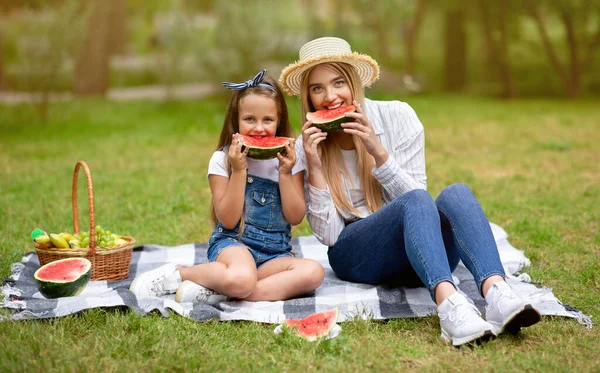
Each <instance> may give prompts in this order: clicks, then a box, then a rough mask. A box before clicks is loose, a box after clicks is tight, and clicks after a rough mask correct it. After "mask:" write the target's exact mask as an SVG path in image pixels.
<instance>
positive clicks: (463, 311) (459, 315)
mask: <svg viewBox="0 0 600 373" xmlns="http://www.w3.org/2000/svg"><path fill="white" fill-rule="evenodd" d="M469 311H473V312H475V313H476V314H477V316H481V312H479V310H478V309H477V307H475V306H474V305H473V304H471V303H468V302H467V303H460V304H457V305H455V306H454V307H452V308H451V309H450V312H448V315H447V316H446V315H440V316H439V317H440V319H441V320H442V321H446V320H450V321H452V322H453V323H455V324H456V325H462V324H464V323H465V321H467V320H468V319H469Z"/></svg>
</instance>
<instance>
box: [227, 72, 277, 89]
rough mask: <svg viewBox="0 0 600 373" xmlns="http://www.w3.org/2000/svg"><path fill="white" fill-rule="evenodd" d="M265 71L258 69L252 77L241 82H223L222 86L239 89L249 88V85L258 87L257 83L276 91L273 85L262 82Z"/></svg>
mask: <svg viewBox="0 0 600 373" xmlns="http://www.w3.org/2000/svg"><path fill="white" fill-rule="evenodd" d="M266 73H267V70H265V69H263V70H261V71H259V72H258V74H256V76H255V77H254V78H253V79H250V80H247V81H245V82H243V83H230V82H223V83H222V84H223V86H224V87H226V88H228V89H231V90H232V91H241V90H243V89H246V88H249V87H258V86H259V85H261V86H264V87H267V88H269V89H271V90H272V91H273V92H277V91H276V90H275V87H273V86H272V85H270V84H268V83H263V82H262V81H263V79H264V77H265V74H266Z"/></svg>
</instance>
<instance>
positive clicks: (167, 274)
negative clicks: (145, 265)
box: [129, 263, 181, 298]
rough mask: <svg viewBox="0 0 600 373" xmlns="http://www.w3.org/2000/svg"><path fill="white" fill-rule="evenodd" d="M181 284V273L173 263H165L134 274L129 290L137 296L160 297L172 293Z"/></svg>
mask: <svg viewBox="0 0 600 373" xmlns="http://www.w3.org/2000/svg"><path fill="white" fill-rule="evenodd" d="M180 284H181V275H180V274H179V271H178V270H177V265H176V264H175V263H167V264H164V265H162V266H160V267H158V268H155V269H152V270H150V271H147V272H143V273H140V274H138V275H137V276H135V278H134V279H133V281H132V282H131V286H129V290H131V292H132V293H133V294H135V295H136V296H137V297H140V298H147V297H160V296H161V295H165V294H173V293H175V291H177V288H178V287H179V285H180Z"/></svg>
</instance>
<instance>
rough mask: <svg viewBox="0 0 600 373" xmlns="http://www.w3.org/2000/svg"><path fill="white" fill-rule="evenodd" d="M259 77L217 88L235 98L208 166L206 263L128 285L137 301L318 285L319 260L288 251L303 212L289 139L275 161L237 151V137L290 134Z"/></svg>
mask: <svg viewBox="0 0 600 373" xmlns="http://www.w3.org/2000/svg"><path fill="white" fill-rule="evenodd" d="M265 73H266V71H265V70H262V71H261V72H259V73H258V74H257V75H256V76H255V77H254V79H252V80H248V81H247V82H244V83H240V84H233V83H223V85H224V86H225V87H227V88H229V89H231V90H233V91H234V94H233V97H232V99H231V102H230V104H229V108H228V110H227V114H226V117H225V123H224V125H223V129H222V130H221V136H220V138H219V144H218V146H217V151H215V152H214V154H213V155H212V158H211V159H210V163H209V166H208V181H209V184H210V190H211V193H212V204H213V209H212V215H213V218H214V220H215V221H216V222H217V224H216V226H215V229H214V231H213V233H212V236H211V238H210V240H209V247H208V260H209V263H204V264H198V265H195V266H192V267H181V266H177V265H176V264H174V263H169V264H165V265H163V266H161V267H159V268H156V269H154V270H151V271H148V272H145V273H141V274H139V275H138V276H137V277H136V278H135V279H134V280H133V282H132V283H131V287H130V290H131V291H132V292H133V293H134V294H135V295H137V296H138V297H155V296H160V295H164V294H172V293H176V296H175V300H176V301H178V302H195V301H198V302H205V303H211V304H212V303H216V302H219V301H221V300H225V299H226V298H234V299H243V300H248V301H277V300H284V299H289V298H293V297H296V296H299V295H302V294H305V293H308V292H311V291H313V290H315V289H316V288H317V287H318V286H319V285H320V284H321V282H322V281H323V277H324V275H325V272H324V270H323V267H322V266H321V265H320V264H319V263H318V262H316V261H313V260H309V259H303V258H296V257H294V256H293V255H292V253H291V245H290V239H291V225H292V224H293V225H297V224H299V223H300V222H301V221H302V219H303V218H304V214H305V212H306V205H305V201H304V189H303V175H304V172H302V171H303V168H301V165H300V164H296V152H295V149H294V139H290V142H289V143H288V144H287V145H286V150H285V152H283V153H284V154H281V153H280V154H277V158H273V159H268V160H253V159H249V158H248V157H247V153H248V148H245V149H244V150H242V138H241V137H240V135H246V136H255V137H265V136H283V137H290V136H291V127H290V123H289V120H288V113H287V106H286V102H285V99H284V96H283V93H282V92H281V89H280V87H279V85H278V84H277V83H276V82H275V81H274V80H273V79H270V78H268V77H266V78H265V77H264V75H265Z"/></svg>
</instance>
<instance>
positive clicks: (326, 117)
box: [306, 105, 356, 132]
mask: <svg viewBox="0 0 600 373" xmlns="http://www.w3.org/2000/svg"><path fill="white" fill-rule="evenodd" d="M355 110H356V108H355V107H354V105H350V106H340V107H338V108H335V109H331V110H317V111H314V112H312V113H306V119H307V120H312V125H313V126H315V127H317V128H319V129H321V131H325V132H335V131H341V130H342V123H345V122H352V121H354V118H350V117H347V116H346V115H345V114H346V113H352V112H354V111H355Z"/></svg>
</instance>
